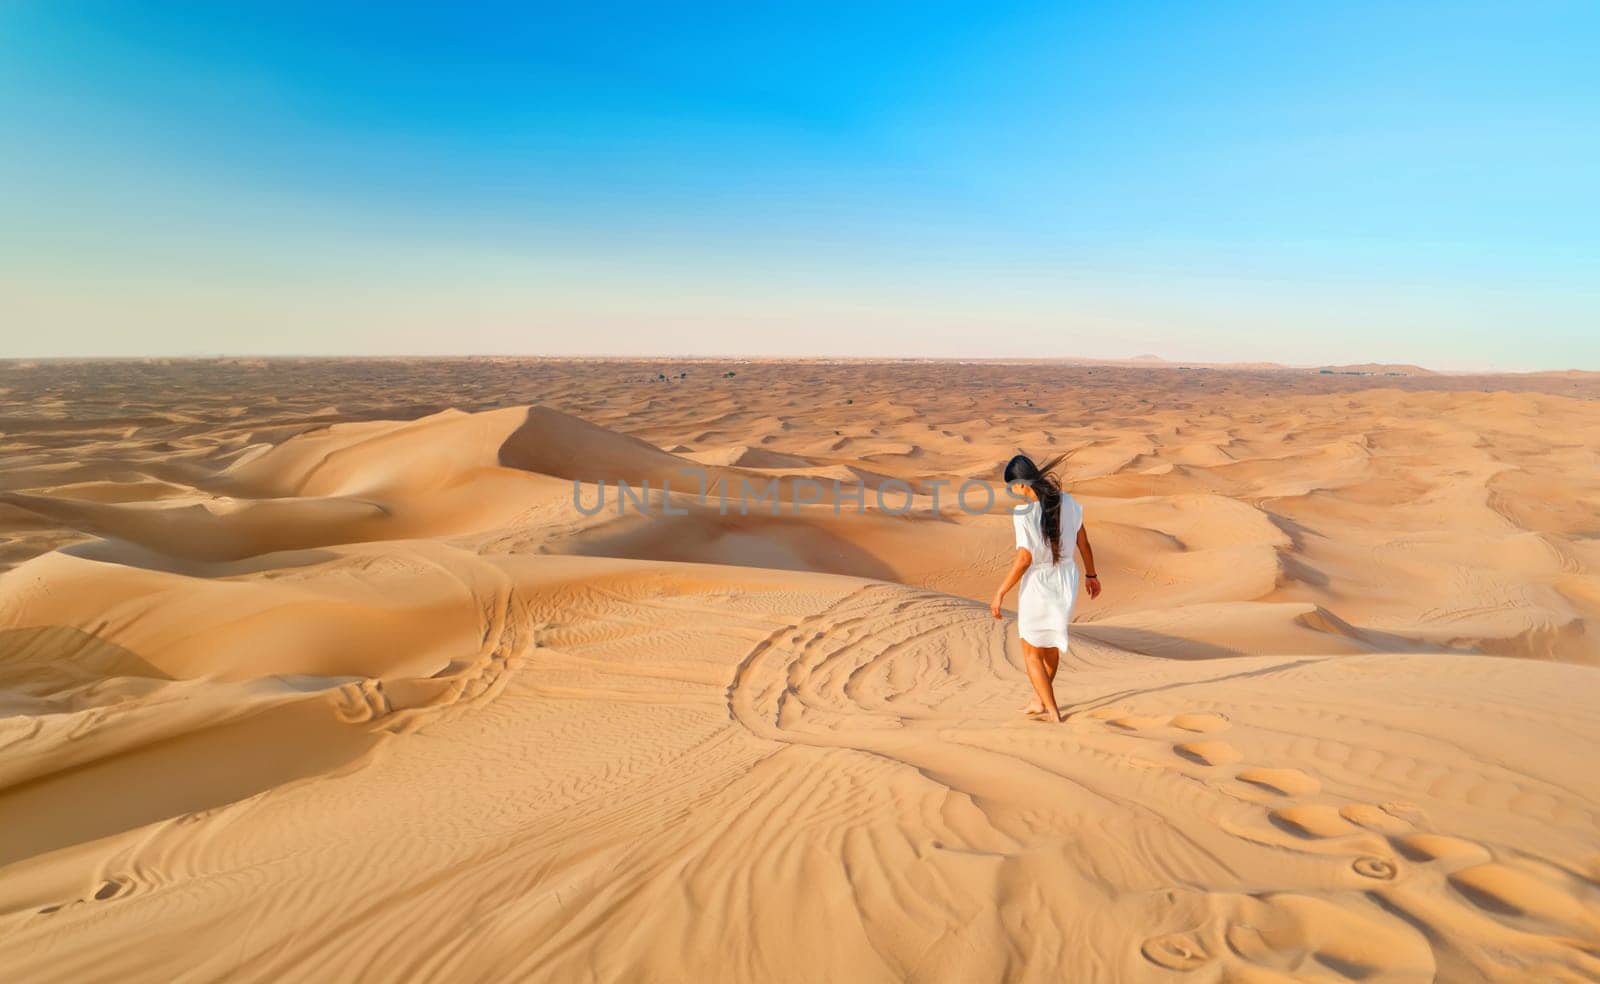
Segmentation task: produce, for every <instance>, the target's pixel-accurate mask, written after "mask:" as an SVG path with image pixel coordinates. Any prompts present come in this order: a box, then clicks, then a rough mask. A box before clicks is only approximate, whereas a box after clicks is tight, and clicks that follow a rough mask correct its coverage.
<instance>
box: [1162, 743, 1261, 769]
mask: <svg viewBox="0 0 1600 984" xmlns="http://www.w3.org/2000/svg"><path fill="white" fill-rule="evenodd" d="M1172 750H1173V751H1174V752H1176V753H1177V754H1179V755H1181V756H1183V757H1184V758H1186V759H1188V760H1189V761H1191V762H1198V763H1200V764H1201V765H1227V764H1228V763H1230V762H1237V761H1239V760H1240V759H1241V758H1243V757H1244V756H1242V755H1240V754H1239V750H1238V749H1237V748H1234V747H1233V746H1232V745H1230V744H1228V743H1227V742H1225V741H1185V742H1179V743H1178V744H1176V745H1173V746H1172Z"/></svg>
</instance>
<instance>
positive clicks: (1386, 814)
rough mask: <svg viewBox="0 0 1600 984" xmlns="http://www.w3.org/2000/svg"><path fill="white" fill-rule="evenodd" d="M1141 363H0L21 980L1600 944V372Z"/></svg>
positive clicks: (1510, 955) (1301, 966)
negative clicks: (1044, 596) (1006, 608)
mask: <svg viewBox="0 0 1600 984" xmlns="http://www.w3.org/2000/svg"><path fill="white" fill-rule="evenodd" d="M1146 362H1149V364H1141V363H1138V362H1130V363H1124V364H1060V363H1031V364H1022V363H1010V364H1008V363H997V362H972V363H958V362H826V361H793V362H783V361H737V362H735V361H670V360H639V361H623V360H588V361H561V360H541V359H509V358H507V359H498V358H496V359H491V358H483V359H454V360H442V359H433V360H427V359H414V360H383V361H378V360H237V359H236V360H205V361H161V360H148V361H125V362H32V363H28V362H11V363H0V570H3V573H0V979H4V980H6V981H18V982H56V981H60V982H68V981H71V982H79V981H119V982H121V981H139V982H143V981H150V982H167V981H177V980H184V981H208V980H230V981H232V980H238V981H263V982H265V981H357V980H360V981H401V980H438V981H457V980H460V981H508V980H531V981H651V982H657V981H660V982H667V981H685V982H701V981H730V982H732V981H737V982H757V981H807V982H855V981H957V982H981V981H999V980H1018V981H1065V982H1091V981H1150V982H1170V984H1189V982H1217V981H1239V982H1291V981H1295V982H1298V981H1365V982H1416V981H1431V980H1440V981H1482V980H1489V981H1541V982H1549V981H1557V982H1560V981H1572V982H1576V981H1595V980H1600V377H1597V376H1595V375H1590V374H1545V375H1522V376H1467V375H1439V374H1429V373H1425V372H1422V371H1420V370H1415V369H1413V368H1411V367H1384V366H1372V365H1358V366H1353V367H1343V368H1337V369H1336V368H1332V367H1330V368H1329V369H1327V370H1326V371H1320V370H1318V369H1310V370H1292V369H1282V368H1272V367H1248V368H1238V367H1236V368H1216V367H1200V366H1180V365H1175V364H1158V363H1154V362H1150V360H1146ZM1018 449H1022V450H1025V451H1027V452H1029V453H1032V454H1034V455H1035V456H1040V457H1042V456H1046V455H1052V454H1058V453H1064V454H1065V455H1066V459H1065V463H1064V465H1063V479H1064V484H1065V486H1066V488H1067V489H1068V491H1070V492H1071V494H1072V495H1073V496H1075V497H1076V498H1077V499H1078V500H1079V501H1080V502H1081V503H1082V504H1083V507H1084V511H1085V518H1086V523H1087V525H1088V529H1089V531H1090V534H1091V536H1092V538H1093V542H1094V545H1095V548H1096V553H1097V556H1098V562H1099V570H1100V573H1101V576H1102V579H1103V582H1104V587H1105V593H1104V595H1103V596H1102V597H1101V598H1099V599H1098V600H1094V601H1090V600H1088V599H1086V598H1083V599H1080V600H1079V603H1078V609H1077V615H1076V621H1075V625H1074V630H1073V631H1074V637H1073V641H1072V645H1071V650H1070V652H1069V653H1067V654H1066V655H1065V656H1064V658H1063V661H1062V668H1061V673H1060V676H1059V678H1058V680H1057V685H1056V686H1057V693H1058V697H1059V698H1060V700H1061V703H1062V706H1063V709H1064V710H1065V712H1066V720H1065V722H1064V723H1061V724H1048V723H1044V722H1040V721H1037V720H1030V719H1028V718H1025V717H1023V716H1022V715H1020V714H1019V713H1018V710H1019V708H1020V707H1021V706H1022V705H1023V704H1024V703H1026V702H1027V700H1028V698H1029V689H1028V684H1027V680H1026V678H1025V675H1024V673H1023V671H1022V669H1021V662H1020V652H1019V650H1018V643H1017V639H1016V632H1015V626H1014V620H1013V619H1012V617H1011V613H1009V612H1008V613H1007V617H1006V618H1005V619H1003V620H1000V621H996V620H995V619H993V618H992V617H991V616H990V613H989V610H988V599H989V597H990V596H991V595H992V594H993V591H994V588H995V586H996V585H997V583H998V582H999V580H1000V577H1001V575H1002V574H1003V572H1004V570H1005V569H1006V567H1007V566H1008V565H1009V562H1010V559H1011V556H1012V554H1013V550H1014V548H1013V540H1012V530H1011V520H1010V517H1009V516H1008V514H1007V510H1008V509H1009V506H1010V503H1009V502H1008V501H1007V500H1006V499H1004V498H1003V497H1002V498H999V499H997V500H996V501H994V502H993V503H992V505H990V504H988V503H986V502H984V501H983V497H982V496H981V495H979V494H978V493H979V492H980V491H981V489H980V488H979V484H978V483H993V486H994V487H995V488H999V487H1000V474H999V469H1000V466H1001V464H1002V463H1003V462H1004V461H1005V460H1006V458H1008V457H1009V456H1010V455H1011V454H1013V453H1015V451H1016V450H1018ZM685 476H700V477H701V478H703V479H707V480H708V485H709V487H711V488H713V489H716V488H727V487H728V486H729V485H733V486H739V485H741V484H748V485H749V486H750V487H751V488H753V489H761V490H763V491H765V492H769V493H772V494H771V496H770V499H764V500H761V501H758V502H756V503H753V504H752V506H751V508H748V509H739V508H737V507H735V508H729V507H728V506H729V504H728V503H726V502H724V501H720V500H719V497H718V496H717V495H716V494H715V493H714V492H713V493H712V494H709V495H708V494H701V493H700V492H699V490H698V489H697V487H696V484H695V480H694V479H693V478H688V479H685ZM618 482H627V483H629V485H630V488H631V489H639V488H641V487H642V485H643V484H644V483H646V482H648V483H649V485H650V488H651V491H650V492H649V493H648V494H647V495H644V496H643V497H642V499H641V500H635V501H634V502H633V505H632V507H628V508H622V509H621V510H620V512H619V509H618V508H617V503H618V501H623V502H624V505H625V506H627V502H626V500H620V499H619V491H620V490H619V489H618V488H617V487H616V483H618ZM964 483H969V488H968V494H966V495H964V496H963V497H962V499H961V500H960V502H959V503H958V502H957V501H956V493H957V492H958V491H960V490H961V488H962V487H963V485H964ZM664 485H670V488H671V491H670V492H666V491H663V486H664ZM818 489H820V490H821V492H820V494H819V495H817V496H815V497H814V498H813V497H812V496H811V495H810V494H809V493H810V492H812V491H814V490H818ZM801 490H805V493H806V494H802V492H801ZM935 494H941V495H942V499H941V500H940V501H939V502H938V503H937V504H936V503H935V501H934V497H935ZM601 495H605V496H606V498H605V499H604V500H601V499H600V496H601ZM601 502H603V506H601V507H599V508H597V504H598V503H601ZM641 502H642V507H641V505H640V503H641ZM769 502H770V503H771V504H772V505H773V506H775V507H776V509H777V512H776V514H774V513H773V509H772V507H771V506H769V504H768V503H769ZM974 504H976V505H978V506H979V508H976V509H974V508H971V507H972V506H973V505H974ZM958 505H960V506H963V507H962V508H958ZM1008 603H1010V604H1015V595H1013V596H1012V597H1011V599H1010V600H1009V602H1008Z"/></svg>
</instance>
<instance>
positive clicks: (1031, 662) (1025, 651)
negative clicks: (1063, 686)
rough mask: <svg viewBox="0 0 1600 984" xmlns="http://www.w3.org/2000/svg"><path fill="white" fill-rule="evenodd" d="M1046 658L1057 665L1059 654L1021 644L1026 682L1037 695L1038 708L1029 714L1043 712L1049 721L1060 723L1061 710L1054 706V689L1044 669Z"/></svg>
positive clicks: (1052, 650)
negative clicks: (1025, 666)
mask: <svg viewBox="0 0 1600 984" xmlns="http://www.w3.org/2000/svg"><path fill="white" fill-rule="evenodd" d="M1046 654H1048V657H1047V655H1046ZM1047 658H1048V660H1049V661H1050V662H1051V663H1059V662H1060V659H1061V654H1060V653H1059V652H1057V651H1056V650H1054V649H1038V648H1036V647H1034V646H1030V645H1028V644H1027V643H1026V642H1024V643H1023V644H1022V661H1023V663H1025V664H1026V665H1027V667H1028V681H1029V682H1030V683H1032V684H1033V691H1034V693H1036V694H1038V695H1039V700H1038V704H1039V708H1038V710H1037V711H1031V712H1030V713H1034V714H1037V713H1040V712H1043V713H1045V714H1048V715H1049V716H1050V718H1049V719H1050V720H1051V721H1060V720H1061V709H1060V708H1059V707H1057V706H1056V692H1055V688H1054V687H1053V686H1052V685H1051V682H1050V672H1049V670H1047V669H1045V664H1046V661H1047Z"/></svg>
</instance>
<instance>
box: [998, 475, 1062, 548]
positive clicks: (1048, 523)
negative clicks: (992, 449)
mask: <svg viewBox="0 0 1600 984" xmlns="http://www.w3.org/2000/svg"><path fill="white" fill-rule="evenodd" d="M1065 457H1066V455H1064V454H1058V455H1056V456H1055V457H1054V458H1051V459H1050V460H1049V461H1046V462H1045V463H1044V464H1042V465H1036V464H1034V463H1033V459H1032V458H1030V457H1028V456H1027V455H1025V454H1019V455H1017V456H1016V457H1014V458H1012V459H1011V460H1010V461H1008V462H1006V487H1008V488H1009V487H1010V486H1012V485H1014V484H1016V483H1017V482H1024V483H1026V484H1027V486H1028V487H1029V488H1030V489H1033V494H1034V495H1036V496H1038V497H1039V529H1040V530H1041V531H1043V532H1044V542H1046V543H1048V544H1050V563H1052V564H1059V563H1061V481H1060V480H1059V479H1057V478H1056V477H1055V475H1054V474H1052V473H1053V472H1054V471H1055V470H1056V466H1057V465H1059V464H1061V459H1063V458H1065Z"/></svg>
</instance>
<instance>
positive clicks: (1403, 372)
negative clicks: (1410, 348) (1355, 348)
mask: <svg viewBox="0 0 1600 984" xmlns="http://www.w3.org/2000/svg"><path fill="white" fill-rule="evenodd" d="M1316 371H1317V372H1325V373H1337V374H1339V375H1346V376H1437V375H1438V373H1436V372H1434V371H1433V370H1432V369H1424V368H1422V367H1421V366H1411V365H1399V364H1395V363H1389V362H1359V363H1356V364H1354V365H1348V366H1318V367H1317V369H1316Z"/></svg>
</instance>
